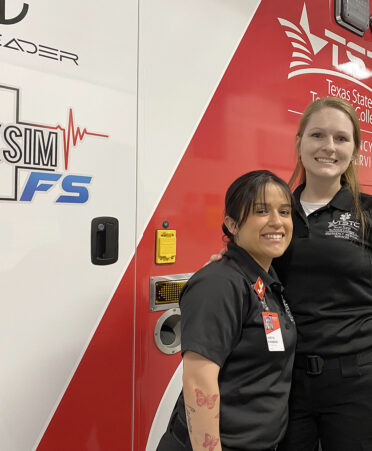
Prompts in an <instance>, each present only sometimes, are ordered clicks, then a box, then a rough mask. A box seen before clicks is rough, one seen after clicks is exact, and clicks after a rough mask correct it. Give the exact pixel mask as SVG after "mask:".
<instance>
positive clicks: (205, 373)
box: [183, 351, 222, 451]
mask: <svg viewBox="0 0 372 451" xmlns="http://www.w3.org/2000/svg"><path fill="white" fill-rule="evenodd" d="M219 371H220V367H219V366H218V365H217V364H216V363H214V362H212V361H211V360H208V359H206V358H205V357H203V356H201V355H200V354H196V353H195V352H191V351H186V352H185V354H184V356H183V397H184V400H185V411H186V419H187V427H188V430H189V436H190V441H191V444H192V449H193V451H205V449H207V450H209V451H222V448H221V443H220V419H219V416H220V415H219V414H220V389H219V386H218V373H219Z"/></svg>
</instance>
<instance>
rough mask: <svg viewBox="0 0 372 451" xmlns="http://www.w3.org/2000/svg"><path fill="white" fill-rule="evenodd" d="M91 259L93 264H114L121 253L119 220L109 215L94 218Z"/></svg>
mask: <svg viewBox="0 0 372 451" xmlns="http://www.w3.org/2000/svg"><path fill="white" fill-rule="evenodd" d="M90 238H91V260H92V263H93V265H112V264H113V263H115V262H116V261H117V260H118V254H119V221H118V220H117V219H116V218H111V217H109V216H101V217H99V218H94V219H92V226H91V235H90Z"/></svg>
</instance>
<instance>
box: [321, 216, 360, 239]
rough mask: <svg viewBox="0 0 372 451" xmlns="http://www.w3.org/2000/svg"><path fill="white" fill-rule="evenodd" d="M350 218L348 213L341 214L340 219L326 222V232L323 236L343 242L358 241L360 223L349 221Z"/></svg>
mask: <svg viewBox="0 0 372 451" xmlns="http://www.w3.org/2000/svg"><path fill="white" fill-rule="evenodd" d="M350 218H351V214H350V213H343V214H341V215H340V219H338V220H335V219H334V220H333V221H332V222H328V231H327V232H326V233H325V234H326V235H328V236H333V237H334V238H341V239H344V240H358V238H359V236H358V230H359V228H360V222H357V221H351V220H350Z"/></svg>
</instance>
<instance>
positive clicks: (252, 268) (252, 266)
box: [225, 241, 283, 293]
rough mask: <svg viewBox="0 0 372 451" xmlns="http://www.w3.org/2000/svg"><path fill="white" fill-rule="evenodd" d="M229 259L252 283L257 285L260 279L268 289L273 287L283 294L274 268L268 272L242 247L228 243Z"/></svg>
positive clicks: (227, 255) (227, 253) (226, 254)
mask: <svg viewBox="0 0 372 451" xmlns="http://www.w3.org/2000/svg"><path fill="white" fill-rule="evenodd" d="M225 256H226V257H227V258H231V259H233V260H234V261H235V262H236V263H237V264H238V265H239V268H240V269H241V270H242V272H243V273H244V274H245V275H246V276H247V278H248V279H249V280H250V282H251V283H255V282H256V280H257V279H258V278H259V277H260V278H261V280H262V282H263V283H264V285H265V286H266V287H271V289H273V290H274V291H276V292H280V293H281V292H282V291H283V287H282V284H281V283H280V282H279V279H278V276H277V275H276V272H275V270H274V268H273V267H272V266H270V269H269V272H266V271H265V270H264V269H263V268H262V267H261V266H260V265H259V264H258V263H257V262H256V261H255V260H254V259H253V258H252V257H251V256H250V255H249V254H248V252H247V251H245V250H244V249H243V248H242V247H240V246H238V245H237V244H235V243H233V242H231V241H230V242H229V243H227V252H226V253H225Z"/></svg>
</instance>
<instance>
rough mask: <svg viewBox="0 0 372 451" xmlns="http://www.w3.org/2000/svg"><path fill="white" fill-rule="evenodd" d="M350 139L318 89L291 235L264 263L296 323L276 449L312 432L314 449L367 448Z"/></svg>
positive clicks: (369, 295) (303, 139)
mask: <svg viewBox="0 0 372 451" xmlns="http://www.w3.org/2000/svg"><path fill="white" fill-rule="evenodd" d="M360 143H361V135H360V127H359V118H358V115H357V113H356V111H355V109H354V108H353V107H352V105H350V104H349V103H348V102H346V101H344V100H342V99H339V98H335V97H324V98H321V99H318V100H316V101H315V102H313V103H311V104H310V105H309V106H308V107H307V108H306V110H305V111H304V113H303V115H302V117H301V120H300V123H299V127H298V131H297V135H296V151H297V157H298V160H297V165H296V168H295V171H294V173H293V175H292V178H291V180H290V182H289V184H290V186H292V185H297V184H299V186H298V187H297V188H296V190H295V191H294V198H295V208H294V214H293V225H294V229H293V239H292V242H291V244H290V246H289V248H288V250H287V251H286V252H285V253H284V255H283V256H282V257H280V258H278V259H275V260H274V261H273V266H274V268H275V269H276V271H277V273H278V275H279V278H280V280H281V281H282V282H283V284H284V287H285V291H284V294H285V297H286V299H287V300H288V303H289V306H290V308H291V310H292V312H293V316H294V318H295V320H296V325H297V331H298V341H297V349H296V357H295V361H294V371H293V382H292V391H291V395H290V400H289V423H288V429H287V432H286V435H285V437H284V440H283V441H282V443H280V445H279V447H278V450H280V451H314V450H315V449H317V448H318V443H319V440H320V442H321V445H322V449H323V451H369V450H372V231H371V218H372V196H370V195H367V194H364V193H361V191H360V188H359V183H358V177H357V173H356V170H355V165H354V162H355V161H357V159H358V152H359V149H360ZM218 258H221V255H219V256H212V257H211V260H213V261H214V260H216V259H218Z"/></svg>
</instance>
